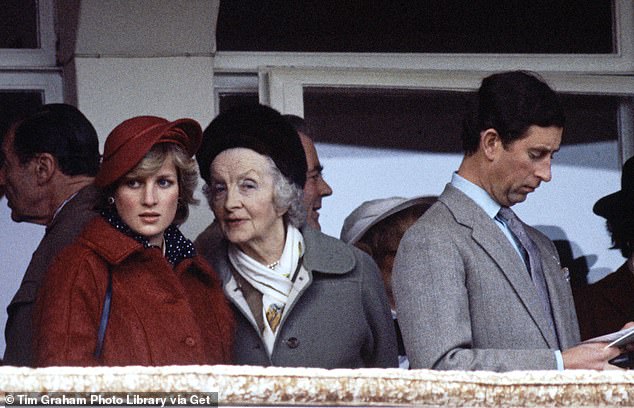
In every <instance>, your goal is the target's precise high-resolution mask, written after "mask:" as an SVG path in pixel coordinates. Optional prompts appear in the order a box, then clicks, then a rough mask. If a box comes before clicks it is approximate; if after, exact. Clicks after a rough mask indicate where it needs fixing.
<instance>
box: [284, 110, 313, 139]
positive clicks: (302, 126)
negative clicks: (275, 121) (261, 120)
mask: <svg viewBox="0 0 634 408" xmlns="http://www.w3.org/2000/svg"><path fill="white" fill-rule="evenodd" d="M282 116H284V119H286V120H287V121H288V123H290V124H291V126H292V127H293V129H295V131H296V132H301V133H303V134H305V135H306V136H310V130H308V125H307V124H306V121H305V120H304V119H303V118H301V117H299V116H297V115H291V114H286V115H282Z"/></svg>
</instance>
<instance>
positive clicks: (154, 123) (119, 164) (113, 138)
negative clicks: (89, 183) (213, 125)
mask: <svg viewBox="0 0 634 408" xmlns="http://www.w3.org/2000/svg"><path fill="white" fill-rule="evenodd" d="M201 139H202V129H201V127H200V125H199V124H198V122H196V121H195V120H193V119H178V120H175V121H173V122H170V121H168V120H167V119H163V118H159V117H157V116H137V117H134V118H132V119H128V120H126V121H124V122H122V123H121V124H119V125H118V126H117V127H115V128H114V129H113V130H112V132H110V134H109V135H108V138H107V139H106V143H105V146H104V153H103V161H102V163H101V170H99V173H98V174H97V178H96V179H95V185H97V186H98V187H102V188H103V187H107V186H109V185H111V184H113V183H114V182H116V181H117V180H119V179H120V178H121V177H123V176H125V175H126V174H127V173H128V172H130V171H131V170H132V169H134V168H135V167H136V166H137V165H138V164H139V163H140V162H141V160H142V159H143V157H145V155H146V154H147V153H148V152H149V151H150V150H151V149H152V147H153V146H154V145H156V144H158V143H175V144H177V145H179V146H181V147H182V148H183V149H184V150H185V151H186V152H187V153H188V154H189V155H190V156H193V155H194V154H196V151H197V150H198V147H199V146H200V141H201Z"/></svg>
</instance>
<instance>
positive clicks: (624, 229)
mask: <svg viewBox="0 0 634 408" xmlns="http://www.w3.org/2000/svg"><path fill="white" fill-rule="evenodd" d="M605 224H606V226H607V228H608V232H609V233H610V237H611V238H612V246H611V247H610V249H618V250H619V251H621V255H623V257H624V258H629V257H630V256H631V255H632V253H634V248H632V245H634V217H625V218H619V219H616V218H607V221H606V223H605Z"/></svg>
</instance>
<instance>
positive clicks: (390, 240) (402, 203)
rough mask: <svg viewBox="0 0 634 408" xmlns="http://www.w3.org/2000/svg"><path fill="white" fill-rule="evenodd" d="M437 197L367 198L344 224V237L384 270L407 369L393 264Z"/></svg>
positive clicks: (401, 357)
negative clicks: (413, 227)
mask: <svg viewBox="0 0 634 408" xmlns="http://www.w3.org/2000/svg"><path fill="white" fill-rule="evenodd" d="M437 198H438V197H434V196H429V197H414V198H404V197H390V198H378V199H375V200H369V201H365V202H363V203H362V204H361V205H360V206H358V207H357V208H355V209H354V210H353V211H352V212H351V213H350V214H349V215H348V216H347V217H346V219H345V220H344V222H343V227H342V228H341V235H340V237H341V240H342V241H343V242H347V243H349V244H353V245H354V246H356V247H357V248H359V249H361V250H362V251H364V252H366V253H367V254H368V255H370V256H371V257H372V258H373V259H374V261H375V262H376V264H377V265H378V266H379V269H380V270H381V276H382V277H383V285H384V286H385V290H386V291H387V297H388V300H389V302H390V307H391V308H392V318H393V319H394V329H395V331H396V339H397V342H398V365H399V367H400V368H404V369H407V368H409V360H408V359H407V354H406V352H405V346H404V345H403V337H402V335H401V329H400V327H399V325H398V319H397V315H396V305H395V303H394V293H393V291H392V266H393V265H394V257H395V256H396V251H397V249H398V244H399V243H400V242H401V238H402V237H403V234H405V231H407V229H408V228H409V227H410V226H411V225H412V224H414V223H415V222H416V220H418V219H419V218H420V216H421V215H423V214H424V213H425V211H427V210H428V209H429V207H431V205H432V204H433V203H434V202H436V200H437Z"/></svg>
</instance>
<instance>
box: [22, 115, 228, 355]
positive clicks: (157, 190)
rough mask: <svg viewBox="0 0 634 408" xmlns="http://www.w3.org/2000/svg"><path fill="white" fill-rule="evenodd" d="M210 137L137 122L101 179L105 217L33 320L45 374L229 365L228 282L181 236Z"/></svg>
mask: <svg viewBox="0 0 634 408" xmlns="http://www.w3.org/2000/svg"><path fill="white" fill-rule="evenodd" d="M201 137H202V130H201V128H200V125H199V124H198V123H197V122H196V121H194V120H192V119H179V120H176V121H173V122H169V121H167V120H166V119H163V118H159V117H155V116H139V117H134V118H131V119H128V120H126V121H124V122H122V123H121V124H119V125H118V126H117V127H115V128H114V130H113V131H112V132H111V133H110V135H109V136H108V138H107V139H106V142H105V146H104V159H103V162H102V165H101V169H100V171H99V173H98V174H97V177H96V179H95V185H96V186H97V187H99V188H100V189H101V202H100V203H99V208H100V215H101V216H98V217H96V218H95V219H93V220H92V221H91V222H90V223H89V224H88V225H87V227H86V228H85V229H84V230H83V232H82V233H81V235H80V236H79V238H78V239H77V240H76V241H75V242H74V243H73V244H71V245H70V246H68V247H67V248H66V249H64V251H62V253H61V254H60V255H59V256H58V257H57V258H56V260H55V262H54V264H53V265H52V266H51V268H50V270H49V272H48V274H47V276H46V280H45V282H44V284H43V286H42V289H41V290H40V293H39V295H38V298H37V302H36V309H35V313H34V328H35V337H34V354H35V363H36V365H37V366H55V365H72V366H94V365H106V366H121V365H174V364H178V365H190V364H222V363H227V362H229V360H230V356H231V343H232V337H233V329H234V325H233V317H232V313H231V309H230V308H229V305H228V303H227V301H226V299H225V298H224V295H223V293H222V287H221V283H220V280H219V279H218V278H217V275H216V273H215V272H214V270H213V269H212V268H211V267H210V266H209V264H208V263H207V262H205V261H204V260H203V258H202V257H199V256H198V255H197V254H196V251H195V249H194V246H193V243H192V242H191V241H189V240H188V239H186V238H185V237H184V236H183V235H182V234H181V232H180V231H179V229H178V225H179V224H181V223H183V222H184V221H185V220H186V218H187V215H188V213H189V205H190V204H192V203H195V201H196V200H195V199H194V197H193V193H194V189H195V187H196V184H197V181H198V172H197V169H196V162H195V161H194V159H193V158H192V156H193V155H194V154H195V153H196V151H197V149H198V147H199V145H200V140H201Z"/></svg>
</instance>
